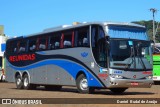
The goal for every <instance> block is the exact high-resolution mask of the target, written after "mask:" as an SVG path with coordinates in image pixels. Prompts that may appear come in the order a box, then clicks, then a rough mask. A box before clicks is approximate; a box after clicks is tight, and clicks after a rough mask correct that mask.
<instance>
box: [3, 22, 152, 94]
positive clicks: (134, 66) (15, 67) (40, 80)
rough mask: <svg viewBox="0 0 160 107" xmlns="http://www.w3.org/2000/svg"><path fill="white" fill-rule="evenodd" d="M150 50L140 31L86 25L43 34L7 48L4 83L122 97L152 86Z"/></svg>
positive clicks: (12, 42) (138, 28) (125, 26)
mask: <svg viewBox="0 0 160 107" xmlns="http://www.w3.org/2000/svg"><path fill="white" fill-rule="evenodd" d="M152 62H153V60H152V50H151V43H150V40H149V38H148V36H147V34H146V29H145V27H144V26H140V25H137V24H132V23H112V22H90V23H80V24H77V25H70V26H69V25H64V26H60V27H56V28H50V29H45V30H44V31H43V32H40V33H37V34H33V35H28V36H22V37H17V38H13V39H9V40H7V43H6V80H7V81H8V82H15V83H16V86H17V88H18V89H34V88H36V87H37V86H45V88H46V89H52V90H60V89H61V88H62V86H76V87H77V89H78V91H79V92H80V93H91V92H93V91H94V89H96V88H98V89H101V88H103V89H104V88H107V89H110V90H111V91H112V92H114V93H122V92H124V91H125V90H126V89H127V88H130V87H134V88H137V87H142V88H150V87H151V86H152V83H153V80H152Z"/></svg>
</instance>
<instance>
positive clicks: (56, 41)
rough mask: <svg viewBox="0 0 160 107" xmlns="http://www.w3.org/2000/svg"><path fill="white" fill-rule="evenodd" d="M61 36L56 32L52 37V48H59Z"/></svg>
mask: <svg viewBox="0 0 160 107" xmlns="http://www.w3.org/2000/svg"><path fill="white" fill-rule="evenodd" d="M60 38H61V37H60V36H59V35H56V34H54V36H51V37H50V49H51V50H52V49H59V48H60Z"/></svg>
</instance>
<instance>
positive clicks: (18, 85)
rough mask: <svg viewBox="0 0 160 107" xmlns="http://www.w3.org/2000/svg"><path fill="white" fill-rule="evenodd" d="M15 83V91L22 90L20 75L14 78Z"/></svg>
mask: <svg viewBox="0 0 160 107" xmlns="http://www.w3.org/2000/svg"><path fill="white" fill-rule="evenodd" d="M15 80H16V81H15V82H16V87H17V89H23V81H22V78H21V76H20V75H17V76H16V78H15Z"/></svg>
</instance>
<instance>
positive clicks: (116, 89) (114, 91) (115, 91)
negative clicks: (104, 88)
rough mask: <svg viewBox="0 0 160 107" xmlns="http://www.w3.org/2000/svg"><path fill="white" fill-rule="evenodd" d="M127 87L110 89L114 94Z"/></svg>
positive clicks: (121, 91)
mask: <svg viewBox="0 0 160 107" xmlns="http://www.w3.org/2000/svg"><path fill="white" fill-rule="evenodd" d="M126 89H127V88H111V89H110V90H111V91H112V92H113V93H115V94H122V93H123V92H124V91H125V90H126Z"/></svg>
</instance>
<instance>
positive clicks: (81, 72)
mask: <svg viewBox="0 0 160 107" xmlns="http://www.w3.org/2000/svg"><path fill="white" fill-rule="evenodd" d="M81 74H84V75H85V76H86V78H87V80H89V75H88V73H87V72H86V71H85V70H80V71H79V72H78V73H77V75H76V78H75V79H77V78H78V76H79V75H81Z"/></svg>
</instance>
